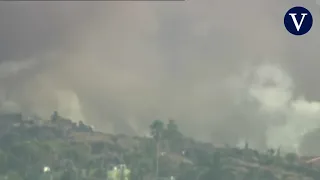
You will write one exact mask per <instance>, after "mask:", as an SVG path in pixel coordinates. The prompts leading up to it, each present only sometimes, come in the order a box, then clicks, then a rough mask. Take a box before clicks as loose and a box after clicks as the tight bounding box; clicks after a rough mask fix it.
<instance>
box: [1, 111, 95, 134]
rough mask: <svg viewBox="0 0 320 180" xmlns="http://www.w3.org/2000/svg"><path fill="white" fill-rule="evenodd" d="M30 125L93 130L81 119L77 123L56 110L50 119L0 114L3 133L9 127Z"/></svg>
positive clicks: (81, 130) (16, 114)
mask: <svg viewBox="0 0 320 180" xmlns="http://www.w3.org/2000/svg"><path fill="white" fill-rule="evenodd" d="M20 126H25V127H32V126H58V127H60V128H62V129H65V130H72V131H77V132H93V131H94V127H93V126H89V125H86V124H84V123H83V122H82V121H79V122H78V123H76V122H73V121H71V120H69V119H65V118H63V117H61V116H59V114H58V112H56V111H55V112H54V113H53V114H52V116H51V119H50V121H45V120H41V119H40V118H30V117H26V118H25V117H23V116H22V114H21V113H10V114H0V133H5V132H7V131H8V130H9V129H11V127H20Z"/></svg>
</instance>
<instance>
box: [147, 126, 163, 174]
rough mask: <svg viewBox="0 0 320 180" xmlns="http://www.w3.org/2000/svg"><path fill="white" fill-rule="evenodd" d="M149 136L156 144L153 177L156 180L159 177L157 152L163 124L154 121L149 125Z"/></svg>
mask: <svg viewBox="0 0 320 180" xmlns="http://www.w3.org/2000/svg"><path fill="white" fill-rule="evenodd" d="M150 130H151V136H152V137H153V139H154V140H155V142H156V146H157V147H156V174H155V177H156V179H158V175H159V150H160V140H161V138H162V135H163V131H164V123H163V122H162V121H160V120H155V121H153V122H152V124H151V125H150Z"/></svg>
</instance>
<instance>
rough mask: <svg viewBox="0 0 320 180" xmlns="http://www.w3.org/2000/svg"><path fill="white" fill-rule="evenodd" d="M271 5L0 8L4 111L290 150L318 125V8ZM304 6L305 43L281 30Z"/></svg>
mask: <svg viewBox="0 0 320 180" xmlns="http://www.w3.org/2000/svg"><path fill="white" fill-rule="evenodd" d="M297 3H298V2H294V1H289V0H288V1H281V2H280V1H277V0H268V1H267V0H259V1H257V0H245V1H241V2H240V1H239V2H235V1H228V0H227V1H226V0H224V1H222V0H217V1H210V0H201V1H200V0H199V1H186V2H19V3H17V2H15V3H13V2H0V27H1V28H0V40H1V41H0V102H1V103H0V107H1V110H2V111H21V112H23V113H24V114H26V115H37V116H40V117H43V118H48V117H49V116H50V114H51V113H52V111H53V110H58V111H59V112H60V113H61V114H62V115H63V116H66V117H70V118H72V119H73V120H75V121H77V120H84V121H86V122H87V123H90V124H93V125H95V126H96V127H99V129H100V130H103V131H108V132H120V133H121V132H126V133H133V134H141V132H143V131H147V128H148V125H149V123H150V121H152V120H154V119H158V118H160V119H163V120H166V119H168V118H173V119H176V120H177V122H178V123H179V125H180V127H181V129H182V130H183V131H184V133H186V134H187V135H189V136H194V137H196V138H198V139H202V140H206V141H213V142H215V143H230V144H237V143H238V142H239V141H241V140H242V139H248V140H249V141H250V143H251V144H252V145H253V146H255V147H257V148H265V147H267V146H272V147H275V146H279V145H281V146H283V147H285V148H286V149H288V150H292V149H293V148H295V146H296V144H297V143H299V140H300V136H301V134H302V133H304V132H306V131H310V130H312V129H313V128H315V127H318V126H319V123H318V122H317V121H316V119H317V118H318V117H319V113H320V109H319V106H320V105H319V103H318V101H317V100H318V99H319V95H318V92H319V90H318V89H319V86H318V85H317V78H316V77H317V76H318V72H319V71H318V69H317V68H318V67H319V66H317V65H318V64H319V63H318V61H317V60H318V58H319V57H320V54H319V51H318V50H317V47H319V46H318V45H319V42H320V41H319V40H320V39H319V37H320V36H319V32H320V31H319V25H318V24H317V23H316V19H318V17H319V12H320V11H319V8H318V7H317V6H315V2H311V1H310V2H304V3H302V4H301V3H299V4H297ZM293 5H304V6H306V7H307V8H309V9H310V10H311V12H312V13H313V15H314V19H315V23H314V27H313V29H312V31H310V33H309V34H307V35H305V36H303V37H294V36H292V35H290V34H288V33H287V31H286V30H285V28H284V27H283V15H284V13H285V12H286V11H287V10H288V9H289V8H291V7H292V6H293Z"/></svg>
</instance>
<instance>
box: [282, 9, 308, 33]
mask: <svg viewBox="0 0 320 180" xmlns="http://www.w3.org/2000/svg"><path fill="white" fill-rule="evenodd" d="M312 24H313V18H312V15H311V13H310V11H309V10H308V9H306V8H304V7H300V6H296V7H293V8H291V9H289V11H287V13H286V14H285V15H284V26H285V27H286V29H287V30H288V31H289V32H290V33H291V34H293V35H296V36H301V35H304V34H306V33H307V32H309V31H310V29H311V27H312Z"/></svg>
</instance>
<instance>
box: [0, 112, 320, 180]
mask: <svg viewBox="0 0 320 180" xmlns="http://www.w3.org/2000/svg"><path fill="white" fill-rule="evenodd" d="M0 128H1V129H0V175H1V177H0V180H2V179H3V180H4V179H8V180H38V179H39V180H40V179H41V180H42V179H52V180H102V179H111V177H108V174H109V176H110V172H111V170H112V169H113V168H114V166H117V165H119V164H125V165H126V166H127V168H128V169H129V170H130V176H129V178H128V179H130V180H153V179H156V177H158V179H170V178H171V179H173V178H174V179H176V180H319V179H320V169H318V168H317V167H316V166H313V167H311V166H310V165H306V164H305V163H303V162H300V161H299V159H298V157H297V156H296V154H293V153H289V154H282V153H281V149H276V150H274V149H270V150H268V151H267V152H258V151H256V150H254V149H251V148H250V144H248V143H246V144H245V146H244V147H242V148H232V147H215V146H214V145H212V144H208V143H202V142H197V141H195V140H193V139H191V138H188V137H186V136H184V135H183V134H182V133H181V132H180V131H179V128H178V126H177V124H176V123H175V121H173V120H170V121H168V122H163V121H160V120H156V121H153V122H152V123H151V125H150V137H129V136H126V135H112V134H104V133H100V132H95V131H94V129H93V128H92V127H90V126H88V125H85V124H84V123H83V122H79V123H73V122H72V121H71V120H67V119H64V118H62V117H60V116H59V115H58V113H57V112H55V113H54V114H53V115H52V117H51V120H48V121H44V120H42V121H41V120H35V119H31V120H30V119H29V120H22V117H21V116H20V115H2V116H0ZM46 166H47V167H49V168H50V171H47V172H44V170H43V169H44V167H46ZM108 172H109V173H108ZM113 180H126V177H125V176H119V177H118V178H116V179H113Z"/></svg>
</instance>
